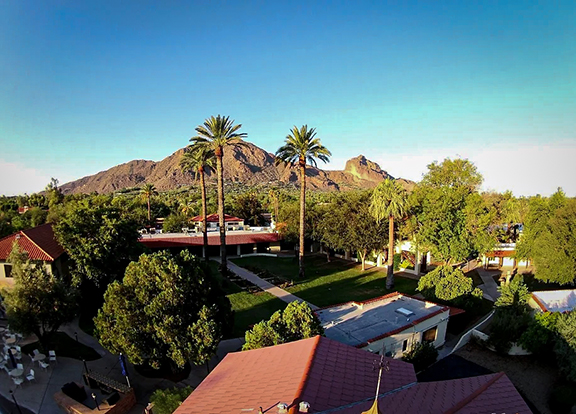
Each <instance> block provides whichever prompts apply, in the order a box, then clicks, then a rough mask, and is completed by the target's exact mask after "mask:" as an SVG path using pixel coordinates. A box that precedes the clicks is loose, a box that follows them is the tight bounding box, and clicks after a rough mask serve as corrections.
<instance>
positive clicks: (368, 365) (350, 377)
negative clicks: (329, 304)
mask: <svg viewBox="0 0 576 414" xmlns="http://www.w3.org/2000/svg"><path fill="white" fill-rule="evenodd" d="M381 361H382V362H384V364H385V366H386V367H387V369H384V370H383V373H382V376H381V383H380V389H379V393H378V402H377V406H376V411H373V412H382V413H384V412H390V413H392V412H394V413H431V414H435V413H438V414H440V413H448V412H451V413H456V412H458V413H479V412H482V413H491V412H498V413H502V412H506V413H519V414H528V413H530V409H529V408H528V406H527V405H526V403H525V402H524V400H523V399H522V397H521V396H520V395H519V394H518V392H517V391H516V389H515V388H514V385H513V384H512V383H511V382H510V380H509V379H508V378H507V377H506V376H505V375H504V373H499V374H491V375H484V376H478V377H473V378H465V379H459V380H449V381H438V382H429V383H421V384H420V383H418V382H417V380H416V375H415V373H414V368H413V366H412V365H411V364H408V363H405V362H402V361H399V360H394V359H390V358H385V357H384V358H382V359H381V357H380V356H377V355H374V354H372V353H370V352H366V351H364V350H361V349H357V348H354V347H351V346H348V345H345V344H342V343H340V342H337V341H333V340H331V339H328V338H325V337H321V336H316V337H314V338H309V339H303V340H301V341H296V342H290V343H287V344H282V345H277V346H272V347H268V348H262V349H255V350H251V351H244V352H233V353H230V354H228V355H226V357H225V358H224V359H223V360H222V362H220V364H218V365H217V366H216V368H214V370H213V371H212V372H211V373H210V374H209V375H208V376H207V377H206V379H205V380H204V381H202V383H201V384H200V385H199V386H198V387H197V388H196V389H195V390H194V391H193V392H192V393H191V394H190V396H189V397H188V398H187V399H186V400H185V401H184V402H183V403H182V404H181V405H180V407H179V408H178V409H177V410H176V411H175V412H174V414H206V413H210V414H228V413H231V414H232V413H233V414H238V413H253V414H257V413H269V414H276V413H326V414H327V413H347V414H348V413H350V414H353V413H354V414H360V413H362V412H364V411H366V410H368V409H369V408H370V406H371V405H372V404H374V398H375V394H376V387H377V384H378V376H379V370H378V365H379V363H380V362H381Z"/></svg>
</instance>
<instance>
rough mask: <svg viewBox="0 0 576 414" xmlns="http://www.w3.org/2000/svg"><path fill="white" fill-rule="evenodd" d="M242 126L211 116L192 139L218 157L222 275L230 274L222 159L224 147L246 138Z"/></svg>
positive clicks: (226, 119) (230, 120) (238, 142)
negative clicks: (227, 253)
mask: <svg viewBox="0 0 576 414" xmlns="http://www.w3.org/2000/svg"><path fill="white" fill-rule="evenodd" d="M241 127H242V124H238V125H234V120H233V119H230V117H228V116H221V115H218V116H216V117H214V116H211V117H210V118H208V119H206V120H205V121H204V124H202V125H198V126H197V127H196V132H197V133H198V135H197V136H195V137H192V138H190V141H191V142H193V144H194V145H205V146H207V147H208V148H210V149H211V150H213V151H214V155H215V156H216V173H217V176H218V224H219V226H220V259H221V262H222V264H221V267H220V270H221V271H222V273H227V272H228V264H227V262H226V226H225V222H224V171H223V167H222V157H223V156H224V147H226V146H227V145H236V144H241V143H242V139H243V138H245V137H246V133H245V132H238V130H239V129H240V128H241Z"/></svg>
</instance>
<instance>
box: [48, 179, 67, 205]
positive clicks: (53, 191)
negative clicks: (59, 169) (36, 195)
mask: <svg viewBox="0 0 576 414" xmlns="http://www.w3.org/2000/svg"><path fill="white" fill-rule="evenodd" d="M58 183H59V181H58V180H57V179H56V178H51V179H50V182H49V183H48V185H47V186H46V188H45V191H46V196H47V197H48V206H49V207H50V208H53V207H54V206H56V205H58V204H60V203H61V202H62V201H63V200H64V194H62V191H61V190H60V188H59V187H58Z"/></svg>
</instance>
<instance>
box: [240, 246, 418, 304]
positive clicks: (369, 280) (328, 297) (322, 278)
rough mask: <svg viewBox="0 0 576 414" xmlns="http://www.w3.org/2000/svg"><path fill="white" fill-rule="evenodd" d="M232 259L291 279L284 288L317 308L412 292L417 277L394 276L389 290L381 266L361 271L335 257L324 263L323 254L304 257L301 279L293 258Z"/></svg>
mask: <svg viewBox="0 0 576 414" xmlns="http://www.w3.org/2000/svg"><path fill="white" fill-rule="evenodd" d="M233 262H234V263H236V264H237V265H238V266H248V267H252V268H258V269H262V270H268V271H269V272H270V273H273V274H274V275H276V276H278V277H280V278H283V279H285V280H288V281H293V282H294V286H292V287H289V288H287V289H286V290H288V291H289V292H290V293H293V294H295V295H296V296H298V297H300V298H302V299H304V300H306V301H308V302H310V303H313V304H314V305H317V306H320V307H322V306H328V305H334V304H337V303H343V302H348V301H351V300H358V301H360V300H366V299H371V298H374V297H377V296H382V295H385V294H387V293H390V292H392V291H398V292H402V293H407V294H410V295H412V294H414V293H415V291H416V287H417V285H418V282H417V281H416V280H412V279H408V278H404V277H402V276H399V275H396V277H395V286H394V289H393V290H392V291H390V290H387V289H386V271H385V270H384V269H377V268H375V267H372V268H368V269H367V270H365V271H364V272H363V271H362V270H360V266H359V265H357V264H356V263H348V262H344V261H343V260H337V259H335V260H332V261H331V262H330V263H327V262H326V257H325V256H310V257H306V262H305V265H306V278H305V279H303V280H298V262H297V261H296V260H295V259H293V258H274V257H249V258H242V259H234V260H233Z"/></svg>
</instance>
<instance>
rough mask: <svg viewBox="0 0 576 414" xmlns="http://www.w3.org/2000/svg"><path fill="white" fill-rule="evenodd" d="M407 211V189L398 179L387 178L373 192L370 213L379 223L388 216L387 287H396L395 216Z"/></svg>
mask: <svg viewBox="0 0 576 414" xmlns="http://www.w3.org/2000/svg"><path fill="white" fill-rule="evenodd" d="M405 211H406V190H404V188H403V187H402V186H401V185H400V183H398V181H395V180H391V179H389V178H387V179H386V180H384V181H382V182H381V183H380V184H378V187H376V189H375V190H374V192H373V193H372V200H371V203H370V213H371V214H372V216H374V218H375V219H376V221H377V222H378V223H380V222H381V221H382V220H384V219H386V218H388V275H387V277H386V289H392V288H393V287H394V218H399V217H402V216H403V215H404V213H405Z"/></svg>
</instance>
